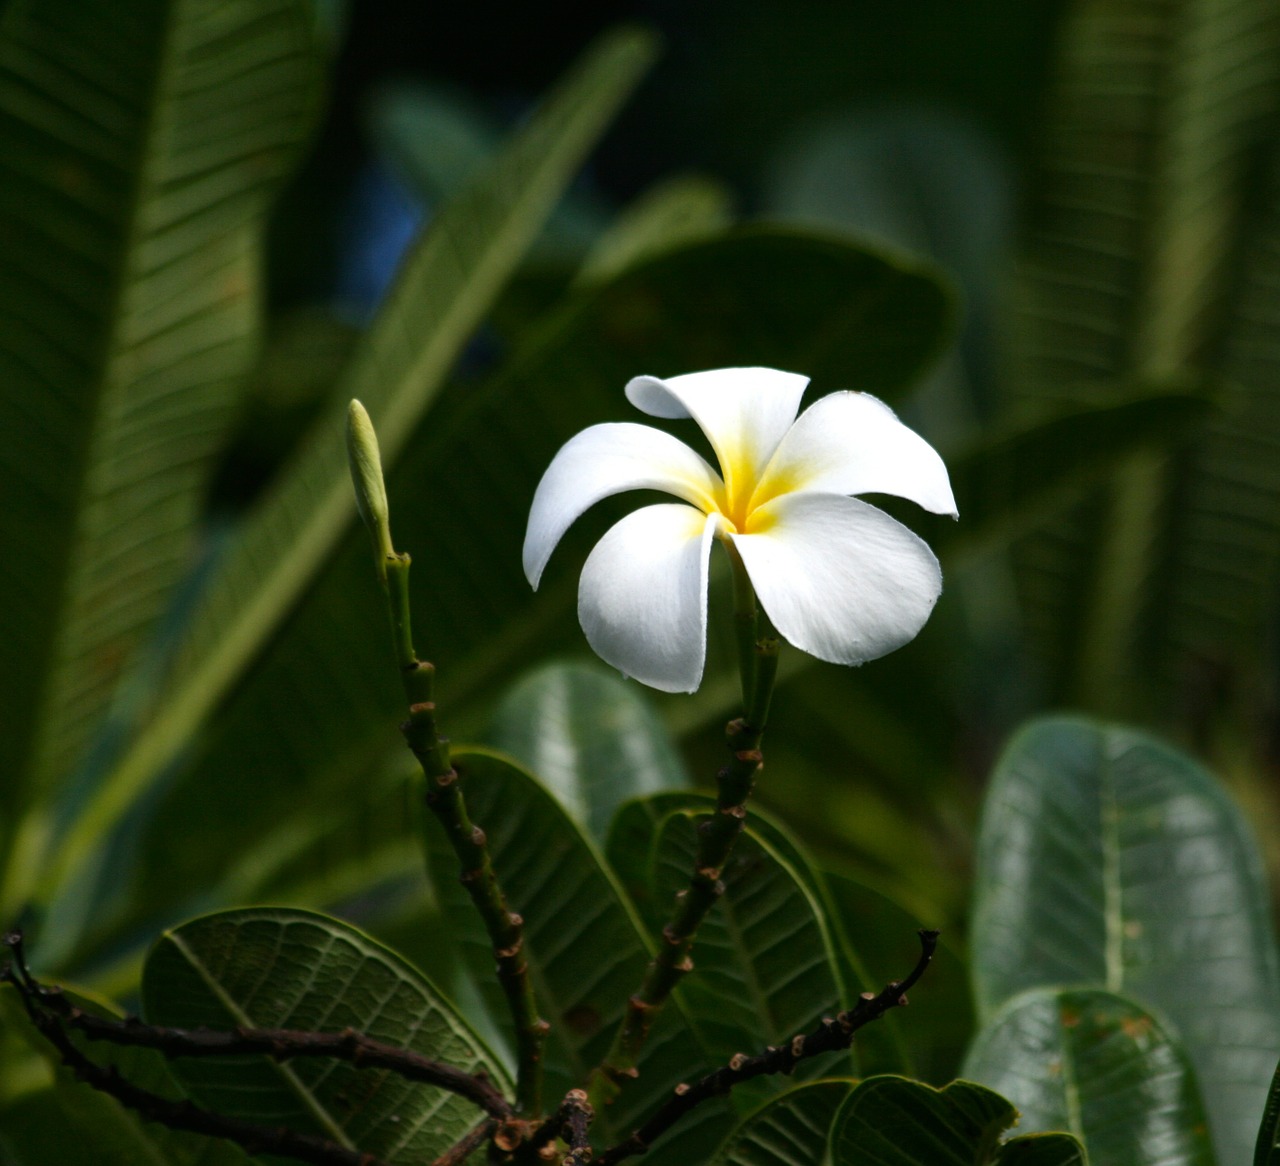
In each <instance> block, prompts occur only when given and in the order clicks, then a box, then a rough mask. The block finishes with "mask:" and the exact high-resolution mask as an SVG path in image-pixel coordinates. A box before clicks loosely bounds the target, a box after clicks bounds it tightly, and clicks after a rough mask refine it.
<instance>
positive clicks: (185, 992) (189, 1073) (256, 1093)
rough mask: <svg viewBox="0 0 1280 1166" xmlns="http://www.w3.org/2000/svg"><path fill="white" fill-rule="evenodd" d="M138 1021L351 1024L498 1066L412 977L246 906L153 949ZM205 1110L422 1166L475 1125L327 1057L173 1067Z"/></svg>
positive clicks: (332, 933) (349, 937) (371, 954)
mask: <svg viewBox="0 0 1280 1166" xmlns="http://www.w3.org/2000/svg"><path fill="white" fill-rule="evenodd" d="M142 993H143V1006H144V1010H145V1015H146V1018H147V1020H149V1021H150V1022H151V1023H153V1024H166V1025H173V1026H178V1027H182V1028H198V1027H200V1026H205V1027H208V1028H216V1029H229V1028H234V1027H236V1026H239V1025H243V1026H246V1027H257V1028H291V1029H303V1030H310V1031H319V1032H340V1031H342V1030H343V1029H344V1028H348V1027H349V1028H353V1029H355V1030H356V1031H358V1032H363V1033H365V1034H367V1035H368V1036H371V1037H374V1038H375V1039H377V1040H381V1041H385V1042H386V1043H388V1044H392V1045H397V1046H399V1047H401V1048H408V1049H412V1050H414V1051H415V1052H419V1053H422V1054H423V1055H424V1056H428V1057H432V1058H434V1059H436V1060H439V1061H443V1062H445V1063H447V1064H450V1065H454V1066H456V1067H458V1068H460V1069H463V1070H464V1071H466V1072H469V1073H476V1072H484V1073H487V1074H488V1075H489V1076H490V1077H491V1078H492V1079H493V1080H495V1081H499V1082H505V1081H506V1072H505V1070H504V1069H503V1068H502V1065H501V1063H500V1062H499V1061H498V1060H497V1059H496V1058H495V1057H494V1056H493V1054H492V1053H490V1052H489V1051H488V1050H487V1049H486V1048H485V1047H484V1046H483V1044H482V1043H481V1041H480V1039H479V1038H478V1037H477V1036H476V1035H475V1033H474V1032H473V1031H472V1030H471V1029H470V1028H469V1027H468V1026H467V1024H466V1022H465V1021H464V1020H463V1019H462V1018H461V1017H460V1016H458V1014H457V1013H456V1012H454V1010H453V1008H452V1006H451V1005H450V1004H449V1003H448V1002H447V1001H446V1000H445V999H444V998H443V997H442V996H441V995H440V993H439V991H438V990H437V989H436V988H435V987H434V986H433V985H432V984H430V983H429V982H428V981H427V980H426V979H425V978H424V977H423V976H422V975H421V973H419V972H417V971H415V970H414V969H413V968H412V967H410V966H409V965H408V964H407V963H405V962H404V961H403V960H401V959H400V958H399V957H398V956H397V955H396V954H395V953H394V952H391V951H389V950H387V949H386V948H384V947H382V946H381V945H380V944H377V943H375V942H373V941H372V940H371V939H369V938H368V937H367V936H365V935H363V934H362V933H360V932H359V931H357V930H355V928H353V927H350V926H348V925H347V924H345V923H340V922H339V921H338V920H336V919H329V918H327V917H326V916H323V915H313V914H310V913H307V912H301V911H285V910H273V909H270V908H253V909H248V910H241V911H226V912H222V913H220V914H215V915H207V916H204V917H203V918H201V919H196V920H193V921H192V922H190V923H186V924H184V925H183V926H181V927H178V928H175V929H173V930H172V931H167V932H165V933H164V935H162V936H161V938H160V939H159V940H158V941H157V943H156V946H155V947H154V948H153V950H152V952H151V954H150V955H149V956H148V958H147V963H146V967H145V969H144V972H143V980H142ZM174 1071H175V1072H176V1073H177V1074H178V1075H179V1076H180V1078H181V1080H182V1081H183V1082H184V1083H185V1084H186V1085H187V1086H188V1087H189V1088H190V1089H191V1090H192V1092H193V1094H194V1095H195V1096H196V1097H197V1098H198V1099H199V1100H201V1101H202V1102H203V1103H204V1104H206V1105H208V1106H209V1107H210V1108H212V1109H215V1110H217V1111H218V1112H221V1113H229V1114H234V1115H236V1116H238V1117H242V1118H245V1119H246V1120H251V1121H256V1122H260V1123H263V1124H266V1125H283V1126H288V1127H290V1128H292V1129H296V1130H302V1131H311V1132H314V1133H317V1134H320V1135H321V1136H323V1137H326V1138H329V1139H330V1140H332V1141H335V1142H337V1143H338V1144H340V1145H343V1146H346V1147H348V1148H353V1147H358V1148H359V1149H360V1150H361V1151H363V1152H365V1153H370V1154H374V1155H376V1156H377V1157H379V1158H382V1159H384V1160H386V1161H387V1162H390V1163H404V1164H405V1166H408V1164H409V1163H417V1162H422V1161H429V1160H430V1159H432V1158H434V1157H436V1156H437V1155H439V1154H442V1153H443V1152H444V1151H445V1150H446V1149H447V1148H448V1147H449V1146H450V1145H452V1144H453V1142H454V1141H456V1140H457V1139H458V1138H459V1137H461V1136H462V1135H463V1134H464V1133H466V1132H467V1131H468V1130H469V1129H471V1127H472V1126H474V1125H475V1123H476V1121H477V1120H478V1117H479V1116H480V1115H479V1114H478V1113H477V1111H476V1109H475V1107H474V1106H473V1105H472V1104H471V1103H470V1102H467V1101H464V1100H463V1099H462V1098H459V1097H457V1096H455V1095H454V1094H451V1093H445V1092H443V1091H442V1090H439V1089H436V1088H434V1087H431V1086H424V1085H420V1084H414V1083H410V1082H406V1081H404V1080H403V1079H401V1078H398V1077H395V1076H393V1075H392V1074H390V1073H389V1072H383V1071H377V1072H369V1071H362V1070H360V1069H358V1068H357V1067H355V1066H354V1065H351V1064H348V1063H343V1062H335V1061H330V1060H328V1059H326V1058H306V1057H303V1058H299V1059H297V1060H293V1061H282V1062H276V1061H272V1060H270V1059H269V1058H265V1057H234V1058H211V1059H205V1060H191V1059H188V1060H180V1061H175V1062H174Z"/></svg>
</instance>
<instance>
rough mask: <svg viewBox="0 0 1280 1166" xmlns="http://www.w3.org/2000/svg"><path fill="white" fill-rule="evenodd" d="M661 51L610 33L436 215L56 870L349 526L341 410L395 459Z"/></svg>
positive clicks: (183, 734)
mask: <svg viewBox="0 0 1280 1166" xmlns="http://www.w3.org/2000/svg"><path fill="white" fill-rule="evenodd" d="M652 53H653V45H652V40H651V38H650V37H648V36H646V35H643V34H639V33H635V32H625V33H621V34H616V35H614V36H612V37H609V38H606V39H605V40H604V41H603V42H602V43H601V44H600V45H598V46H597V47H596V48H595V49H594V50H593V51H592V52H591V53H589V54H588V57H587V59H586V60H585V61H584V62H583V63H582V64H581V65H580V66H579V68H578V69H577V71H576V72H575V73H574V74H573V75H572V76H571V77H570V78H569V79H568V80H567V81H566V82H565V84H564V86H563V88H562V89H561V90H560V91H559V92H558V94H556V95H555V96H553V97H552V98H551V99H550V100H549V101H548V102H547V104H546V105H545V107H544V108H543V110H542V111H541V113H540V114H539V115H538V116H537V117H535V118H534V119H533V120H532V121H531V122H530V123H529V124H528V126H527V127H526V128H525V129H524V130H523V131H522V132H521V134H520V135H519V136H518V137H517V138H516V139H514V141H513V142H512V143H511V145H510V146H509V147H508V148H507V149H506V150H505V151H504V153H503V154H502V156H501V157H500V158H499V159H498V160H497V161H496V162H495V163H494V165H493V167H492V168H491V169H490V170H489V171H488V172H487V173H486V175H485V177H484V178H483V179H482V180H480V181H478V182H477V183H476V184H475V185H473V186H471V187H470V188H469V190H468V192H467V193H466V194H464V195H463V196H461V197H460V198H458V199H457V200H455V201H454V202H452V203H451V204H450V205H449V206H448V207H446V208H445V209H444V210H443V211H442V212H441V213H440V214H439V215H438V216H437V217H436V218H435V219H434V220H433V222H432V224H431V227H430V229H429V230H428V231H426V232H425V234H424V235H423V237H422V239H421V240H420V241H419V242H418V244H417V245H416V246H415V247H414V249H413V251H412V252H411V254H410V255H409V257H408V258H407V259H406V261H405V263H404V265H403V267H402V270H401V272H400V275H399V277H398V279H397V282H396V285H395V287H394V289H393V290H392V292H391V294H390V295H389V296H388V298H387V300H386V302H385V303H384V305H383V308H382V309H381V311H380V312H379V314H378V317H377V319H376V321H375V322H374V325H373V327H372V329H371V330H370V332H369V334H368V335H367V336H366V338H365V340H364V342H363V343H362V344H360V346H359V347H358V348H357V350H356V354H355V356H354V357H353V358H352V361H351V362H350V364H349V365H348V367H347V369H346V371H345V374H344V376H343V377H342V378H341V379H340V381H339V383H338V386H337V390H336V391H335V394H334V396H335V400H333V401H332V402H331V404H330V405H329V406H328V407H327V408H326V409H325V410H323V412H322V415H321V417H320V419H319V420H318V422H317V424H316V426H315V428H314V430H313V431H312V433H311V434H310V436H309V438H308V439H307V441H306V442H304V444H303V447H302V450H301V452H300V454H299V455H298V456H297V457H296V458H295V459H294V461H293V462H292V463H291V465H290V466H289V467H288V469H287V470H286V471H284V473H283V474H282V476H281V477H280V478H279V479H278V480H277V482H276V484H275V485H274V487H273V488H272V489H271V491H270V492H269V494H268V496H267V497H266V498H264V499H263V500H262V502H261V503H260V504H259V505H258V507H257V509H256V510H255V511H254V512H253V514H252V515H251V517H250V519H249V520H248V522H247V525H246V527H245V529H244V530H243V531H242V533H241V534H240V536H239V537H238V538H237V539H236V541H235V544H234V546H233V547H232V549H231V551H230V553H229V554H228V556H227V557H226V559H225V560H224V561H223V563H222V565H221V568H220V570H219V572H218V575H217V577H216V579H215V580H214V582H213V584H212V585H211V586H210V588H209V589H208V592H207V594H206V596H205V598H204V600H203V602H202V603H201V605H200V607H199V609H198V611H197V612H196V615H195V617H194V619H193V621H192V629H191V632H190V636H189V638H188V641H187V642H186V644H185V647H184V649H183V652H182V654H181V656H180V658H179V661H178V665H177V670H176V675H175V677H174V679H173V681H172V683H171V686H170V689H169V691H168V693H167V694H166V695H167V700H166V701H165V704H164V705H163V707H162V709H161V710H160V711H159V712H158V713H157V715H156V716H155V718H154V719H153V720H152V721H151V722H150V723H149V724H148V725H147V726H146V727H145V729H144V730H143V731H142V733H141V734H140V736H139V737H138V738H137V740H136V741H134V742H133V744H132V746H131V748H130V749H129V750H128V751H127V752H126V753H125V755H124V757H123V758H122V759H121V760H120V761H119V763H118V764H117V765H116V766H115V767H114V768H113V769H112V770H111V771H110V772H109V773H108V774H107V776H106V777H105V778H104V779H103V780H102V782H101V783H100V784H99V786H98V788H97V789H96V790H95V793H94V796H93V798H92V800H91V801H90V803H89V805H88V806H87V807H86V808H85V810H84V812H83V813H82V814H81V815H80V817H79V819H78V820H77V821H76V823H75V825H74V827H73V828H72V829H71V831H70V832H69V834H68V836H67V837H66V838H65V839H64V840H63V842H62V845H61V847H60V849H59V852H58V855H57V860H56V862H55V864H54V867H53V873H54V874H56V875H57V876H58V880H59V882H61V881H63V880H65V878H66V877H67V876H68V875H69V874H71V873H73V872H74V870H75V868H76V867H77V866H78V865H79V864H81V863H83V862H85V861H86V860H87V859H88V858H89V856H90V855H91V853H92V851H93V850H94V848H95V847H96V846H97V844H98V843H99V842H100V841H101V839H102V838H103V837H104V836H105V835H106V834H107V832H108V831H110V830H111V829H112V828H113V827H115V826H116V825H117V824H118V823H119V822H120V821H121V819H122V817H123V816H124V815H125V814H126V813H127V812H128V810H129V808H130V807H131V806H132V805H133V804H134V803H135V802H136V800H137V799H138V798H140V797H141V796H142V795H143V794H144V793H145V792H146V791H147V790H148V789H150V788H151V787H152V786H153V785H154V783H155V782H156V781H157V780H158V777H159V775H160V774H161V773H163V772H164V770H165V767H166V766H167V765H168V763H170V762H171V761H172V760H173V759H174V757H175V756H176V755H177V754H178V753H179V751H180V750H182V749H183V748H184V747H185V745H186V744H187V743H188V741H189V740H190V738H191V735H192V733H193V732H194V731H195V730H196V728H197V727H198V726H199V725H200V724H201V723H202V722H203V721H204V719H205V718H206V717H207V716H208V715H209V713H210V712H211V711H212V710H213V709H214V708H215V707H217V705H218V703H219V702H220V701H221V700H223V699H224V698H225V696H226V694H227V692H228V691H229V689H231V688H232V687H233V686H234V684H235V683H236V682H237V681H238V680H239V679H240V677H241V676H242V674H243V673H244V671H245V669H246V668H247V667H248V666H249V665H250V664H251V663H252V662H253V661H254V660H255V659H256V658H257V656H258V654H259V653H260V652H261V651H262V649H263V647H264V645H265V643H266V642H267V640H268V639H269V638H270V637H271V636H272V634H273V633H274V631H275V630H276V628H277V626H278V624H279V622H280V620H281V619H282V618H283V617H284V615H285V613H286V612H287V611H288V610H289V609H290V607H291V606H292V605H293V604H294V602H295V601H296V600H297V598H298V596H299V595H300V593H301V592H302V591H303V589H304V588H305V586H306V585H307V583H308V582H309V581H310V580H311V578H312V577H313V575H314V574H315V572H316V571H317V569H318V568H319V567H320V566H321V564H322V563H323V562H324V560H325V559H326V557H327V556H328V555H329V553H330V552H331V551H332V549H333V547H334V544H335V542H336V541H337V539H338V537H339V536H340V535H341V534H342V533H343V531H344V530H346V529H347V528H348V527H349V525H350V520H351V518H352V515H353V513H354V510H353V507H352V505H351V499H350V484H349V482H348V481H347V473H346V467H345V456H346V455H345V450H344V448H343V444H342V441H341V440H340V437H335V434H336V435H340V434H341V418H342V417H343V416H344V415H345V409H346V404H347V402H348V401H349V400H350V398H352V397H359V398H360V399H361V400H362V401H363V402H364V404H365V406H366V408H367V409H368V411H369V413H370V416H371V417H372V418H373V421H374V424H375V425H376V427H377V429H378V433H379V438H380V441H381V445H382V452H383V459H384V463H385V464H387V465H391V464H393V463H394V461H395V459H396V457H397V455H398V454H399V452H400V450H401V449H402V447H403V445H404V443H405V441H406V440H407V438H408V437H409V435H410V433H411V431H412V429H413V426H414V425H415V423H416V422H417V421H418V419H419V418H420V417H421V415H422V413H423V412H424V411H425V410H426V408H427V407H428V405H429V404H430V403H431V402H432V400H433V399H434V397H435V396H436V394H437V393H438V391H439V389H440V386H441V384H442V383H443V380H444V378H445V376H446V375H447V373H448V370H449V368H450V367H451V365H452V364H453V361H454V359H455V358H456V356H457V354H458V353H459V351H460V350H461V349H462V347H463V345H464V344H465V343H466V341H467V339H468V338H469V337H470V336H471V335H472V333H473V332H474V331H475V328H476V327H477V325H478V324H479V322H480V320H481V319H482V318H483V316H484V313H485V312H486V310H487V309H488V307H489V306H490V305H491V304H492V302H493V299H494V297H495V296H496V295H497V293H498V291H499V290H500V289H501V287H502V284H503V282H504V281H505V280H506V279H507V277H508V276H509V275H510V273H511V271H512V270H513V268H514V267H515V265H516V264H517V263H518V262H519V259H520V257H521V255H522V254H523V253H524V251H525V249H526V247H527V246H528V243H529V241H530V240H531V239H532V238H533V236H534V234H535V233H536V232H537V230H538V228H539V226H540V224H541V223H542V222H543V220H544V219H545V217H546V215H547V213H548V212H549V210H550V208H551V206H552V205H553V204H554V202H555V200H556V198H557V197H558V196H559V194H560V192H561V191H562V190H563V189H564V187H565V186H566V185H567V183H568V181H569V179H570V178H571V176H572V174H573V172H574V170H575V169H576V168H577V166H578V165H579V164H580V162H581V160H582V157H583V155H584V154H585V152H586V151H587V150H588V149H589V148H590V146H591V145H592V144H593V143H594V142H595V140H596V138H597V137H598V136H599V134H600V132H601V130H602V128H603V127H604V125H605V124H606V122H607V121H608V119H609V117H610V116H611V115H612V114H613V112H614V110H615V109H616V108H617V106H618V104H619V103H620V102H621V101H622V99H623V98H624V97H625V96H626V94H627V93H628V92H630V90H631V88H632V86H633V85H634V84H635V82H636V80H637V78H638V76H639V75H640V73H641V72H642V71H643V69H644V67H645V65H646V64H647V63H648V61H649V59H650V58H651V56H652Z"/></svg>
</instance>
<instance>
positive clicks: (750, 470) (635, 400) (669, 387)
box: [627, 368, 809, 490]
mask: <svg viewBox="0 0 1280 1166" xmlns="http://www.w3.org/2000/svg"><path fill="white" fill-rule="evenodd" d="M808 383H809V378H808V377H806V376H801V375H800V374H799V373H794V372H782V371H780V370H779V369H776V368H717V369H712V370H710V371H708V372H691V373H685V374H684V375H682V376H677V377H668V378H666V379H665V380H663V379H661V378H659V377H651V376H640V377H632V379H631V380H629V381H628V382H627V400H628V401H630V402H631V403H632V404H633V405H634V406H635V407H636V408H637V409H639V410H641V411H642V412H644V413H648V414H649V415H650V416H651V417H692V418H693V419H694V420H695V421H696V422H697V423H698V425H699V426H700V427H701V429H702V432H703V433H705V434H706V435H707V440H708V441H709V442H711V448H712V449H714V450H715V451H716V457H717V458H719V459H720V472H721V474H722V476H723V477H724V480H725V482H726V484H727V485H728V486H729V488H730V490H734V489H741V488H742V486H743V484H745V483H746V482H754V481H755V480H756V479H758V478H759V476H760V474H761V473H762V472H763V471H764V468H765V466H766V464H768V461H769V459H770V458H771V457H772V456H773V451H774V450H775V449H777V447H778V443H779V442H780V441H781V440H782V438H783V435H784V434H785V433H786V432H787V430H788V429H789V428H790V427H791V425H792V423H793V422H794V421H795V419H796V413H797V412H798V411H799V409H800V398H801V397H802V396H804V390H805V386H806V385H807V384H808Z"/></svg>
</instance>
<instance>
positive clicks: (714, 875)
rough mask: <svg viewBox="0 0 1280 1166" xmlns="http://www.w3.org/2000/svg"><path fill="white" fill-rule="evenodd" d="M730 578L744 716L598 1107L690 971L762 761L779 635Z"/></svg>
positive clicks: (602, 1080) (600, 1073)
mask: <svg viewBox="0 0 1280 1166" xmlns="http://www.w3.org/2000/svg"><path fill="white" fill-rule="evenodd" d="M734 577H735V579H734V584H735V619H736V621H737V624H738V629H739V631H738V635H739V642H740V659H739V662H740V666H741V670H742V695H743V706H744V710H745V715H744V716H742V717H739V718H737V719H735V720H732V721H730V722H729V724H728V725H727V726H726V728H725V734H726V737H727V743H728V746H729V762H728V764H727V765H725V766H723V767H722V768H721V769H720V771H719V772H718V773H717V774H716V808H715V812H714V813H713V814H711V815H710V816H709V817H707V818H704V819H703V820H702V821H701V822H699V824H698V828H697V834H698V847H697V854H696V856H695V859H694V869H693V872H692V874H691V876H690V879H689V885H688V887H686V888H685V889H684V890H682V891H680V892H679V893H678V894H677V895H676V900H675V903H674V904H673V906H672V911H671V915H670V917H669V919H668V921H667V924H666V926H665V927H664V928H663V929H662V938H661V942H660V943H659V945H658V950H657V953H656V954H655V955H654V957H653V959H652V960H651V961H650V963H649V966H648V968H647V969H646V970H645V975H644V980H643V981H642V982H641V985H640V988H639V990H638V991H637V992H636V993H635V994H634V995H632V997H631V998H630V1000H628V1002H627V1011H626V1014H625V1016H624V1018H623V1021H622V1025H621V1027H620V1028H619V1029H618V1033H617V1036H616V1037H615V1038H614V1042H613V1045H612V1046H611V1047H610V1049H609V1052H608V1053H607V1054H606V1056H605V1058H604V1060H603V1061H602V1062H601V1064H600V1066H599V1068H598V1069H597V1070H596V1072H595V1074H594V1075H593V1077H592V1082H591V1098H592V1101H593V1102H594V1103H595V1104H597V1105H599V1104H602V1103H607V1102H608V1101H610V1100H611V1099H612V1098H613V1097H615V1096H617V1093H618V1092H619V1090H620V1088H621V1086H622V1084H623V1083H624V1082H625V1081H626V1080H627V1079H628V1078H631V1077H634V1076H636V1063H637V1062H638V1060H639V1057H640V1051H641V1049H642V1048H643V1046H644V1043H645V1041H646V1040H647V1038H648V1035H649V1029H650V1028H651V1026H652V1024H653V1021H654V1019H655V1017H656V1016H657V1014H658V1012H659V1011H660V1010H661V1009H662V1006H663V1005H664V1004H665V1003H666V1001H667V998H668V997H669V996H670V995H671V993H672V991H673V990H674V989H675V986H676V985H677V984H678V983H679V982H680V980H681V979H682V978H683V977H684V976H686V975H688V973H689V972H691V971H692V970H693V960H692V959H691V958H690V954H689V953H690V951H691V950H692V948H693V944H694V940H695V939H696V938H697V934H698V928H699V927H700V926H701V925H702V921H703V920H704V919H705V918H706V916H707V913H708V912H709V911H710V910H711V908H712V907H713V906H715V904H716V902H717V901H718V900H719V899H720V897H721V896H722V895H723V894H724V882H723V880H722V879H721V877H720V874H721V871H722V870H723V869H724V865H725V863H726V862H727V861H728V858H729V855H730V854H731V853H732V850H733V845H734V843H735V842H736V841H737V839H738V836H739V835H740V834H741V833H742V830H743V827H744V826H745V825H746V820H747V800H748V799H749V798H750V797H751V791H752V790H753V789H754V787H755V781H756V777H757V776H758V775H759V773H760V770H761V769H762V768H763V766H764V756H763V754H762V753H761V751H760V745H761V742H762V741H763V739H764V730H765V723H766V721H767V719H768V715H769V702H770V699H771V697H772V694H773V683H774V678H775V677H776V675H777V668H778V638H777V636H776V635H774V634H773V629H772V628H771V627H770V626H769V624H768V620H767V619H766V617H765V615H764V612H763V611H761V610H760V609H759V607H758V605H757V604H756V600H755V593H754V591H753V590H752V588H751V583H750V580H749V579H748V578H747V575H746V571H745V569H743V567H742V563H741V560H740V559H737V558H736V557H735V559H734Z"/></svg>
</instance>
